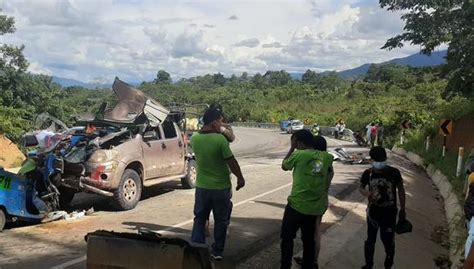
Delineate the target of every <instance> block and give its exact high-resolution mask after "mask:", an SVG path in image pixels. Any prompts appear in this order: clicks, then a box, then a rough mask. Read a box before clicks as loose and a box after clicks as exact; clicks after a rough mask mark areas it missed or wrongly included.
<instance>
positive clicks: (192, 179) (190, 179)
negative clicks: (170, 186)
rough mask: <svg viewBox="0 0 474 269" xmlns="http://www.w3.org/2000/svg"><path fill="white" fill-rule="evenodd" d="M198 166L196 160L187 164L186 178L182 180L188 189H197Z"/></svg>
mask: <svg viewBox="0 0 474 269" xmlns="http://www.w3.org/2000/svg"><path fill="white" fill-rule="evenodd" d="M196 175H197V165H196V161H195V160H188V162H187V164H186V176H185V177H183V178H181V184H182V185H183V187H184V188H186V189H192V188H194V187H196Z"/></svg>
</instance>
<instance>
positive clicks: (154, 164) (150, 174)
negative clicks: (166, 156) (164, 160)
mask: <svg viewBox="0 0 474 269" xmlns="http://www.w3.org/2000/svg"><path fill="white" fill-rule="evenodd" d="M162 140H163V139H162V134H161V132H160V128H159V127H147V129H146V131H145V133H144V134H143V142H142V150H143V163H144V166H145V167H144V169H145V178H146V179H148V178H155V177H159V176H160V156H161V155H163V153H162V151H163V149H162V146H161V144H162Z"/></svg>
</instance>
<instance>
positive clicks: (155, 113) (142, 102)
mask: <svg viewBox="0 0 474 269" xmlns="http://www.w3.org/2000/svg"><path fill="white" fill-rule="evenodd" d="M112 89H113V91H114V93H115V95H116V96H117V98H118V103H117V104H116V105H115V107H114V108H112V109H111V110H108V111H106V112H105V114H104V120H107V121H114V122H127V123H128V122H133V121H135V119H137V118H138V116H140V115H141V114H145V116H146V117H147V118H148V120H149V121H150V122H151V123H152V124H153V123H154V124H158V123H160V122H162V121H164V120H165V119H166V117H167V116H168V114H169V110H167V109H166V108H165V107H164V106H163V105H161V104H160V103H158V102H157V101H155V100H153V99H152V98H150V97H148V96H146V95H145V94H144V93H143V92H141V91H139V90H137V89H136V88H134V87H133V86H131V85H129V84H127V83H125V82H123V81H121V80H120V79H119V78H117V77H116V78H115V81H114V84H113V85H112Z"/></svg>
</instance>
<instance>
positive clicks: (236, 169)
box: [226, 156, 245, 191]
mask: <svg viewBox="0 0 474 269" xmlns="http://www.w3.org/2000/svg"><path fill="white" fill-rule="evenodd" d="M226 162H227V165H228V166H229V169H230V171H231V172H232V174H234V175H235V176H236V177H237V187H236V189H235V190H237V191H238V190H240V189H241V188H243V187H244V186H245V179H244V176H243V175H242V171H241V170H240V165H239V163H238V162H237V160H236V159H235V157H234V156H232V157H230V158H229V159H227V160H226Z"/></svg>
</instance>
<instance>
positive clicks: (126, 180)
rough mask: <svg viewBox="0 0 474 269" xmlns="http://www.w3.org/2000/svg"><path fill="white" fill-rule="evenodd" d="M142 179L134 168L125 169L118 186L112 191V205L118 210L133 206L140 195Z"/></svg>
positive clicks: (128, 208)
mask: <svg viewBox="0 0 474 269" xmlns="http://www.w3.org/2000/svg"><path fill="white" fill-rule="evenodd" d="M142 188H143V186H142V181H141V179H140V176H139V175H138V173H137V172H135V170H132V169H126V170H125V171H124V172H123V175H122V178H121V179H120V184H119V187H118V188H117V189H116V190H115V191H114V206H115V208H117V209H118V210H130V209H133V208H135V206H136V205H137V204H138V201H140V197H141V196H142Z"/></svg>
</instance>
